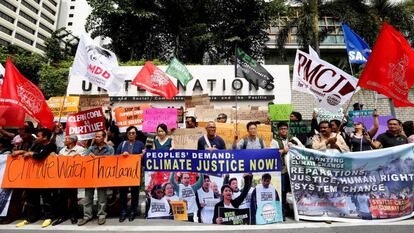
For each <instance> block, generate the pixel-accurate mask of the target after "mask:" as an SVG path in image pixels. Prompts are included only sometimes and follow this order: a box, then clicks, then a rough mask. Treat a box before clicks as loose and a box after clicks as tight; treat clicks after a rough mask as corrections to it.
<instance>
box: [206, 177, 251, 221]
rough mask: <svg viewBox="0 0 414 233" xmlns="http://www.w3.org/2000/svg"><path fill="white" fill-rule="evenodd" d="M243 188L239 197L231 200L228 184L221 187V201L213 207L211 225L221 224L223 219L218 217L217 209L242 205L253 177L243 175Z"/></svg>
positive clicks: (231, 193)
mask: <svg viewBox="0 0 414 233" xmlns="http://www.w3.org/2000/svg"><path fill="white" fill-rule="evenodd" d="M243 178H244V188H243V191H242V193H241V194H240V196H238V197H237V198H235V199H233V189H232V188H231V187H230V185H228V184H224V185H223V186H222V187H221V195H222V198H223V199H222V200H221V201H220V202H218V203H217V204H216V205H215V206H214V215H213V223H214V224H221V223H222V222H223V217H224V216H220V213H219V209H220V208H231V209H234V208H236V209H237V208H239V206H240V205H241V204H242V203H243V201H244V199H245V198H246V197H247V194H248V193H249V190H250V187H251V185H252V178H253V176H252V175H251V174H244V176H243Z"/></svg>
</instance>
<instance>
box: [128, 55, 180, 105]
mask: <svg viewBox="0 0 414 233" xmlns="http://www.w3.org/2000/svg"><path fill="white" fill-rule="evenodd" d="M132 85H135V86H139V87H141V88H143V89H145V90H147V91H149V92H151V93H153V94H157V95H160V96H164V97H165V98H166V99H172V98H173V97H174V96H176V95H177V94H178V89H177V87H175V85H174V84H173V82H171V80H170V78H169V77H168V75H167V74H165V73H164V72H163V71H162V70H160V69H158V68H157V67H156V66H154V64H152V63H151V62H150V61H148V62H146V63H145V66H144V67H142V69H141V70H140V71H139V73H138V74H137V76H136V77H135V79H134V80H133V81H132Z"/></svg>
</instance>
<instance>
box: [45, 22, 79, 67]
mask: <svg viewBox="0 0 414 233" xmlns="http://www.w3.org/2000/svg"><path fill="white" fill-rule="evenodd" d="M78 43H79V38H77V37H75V36H73V35H72V33H71V32H69V31H67V30H66V28H65V27H62V28H60V29H58V30H56V31H54V32H53V33H52V35H51V37H50V38H48V39H46V41H45V45H46V57H47V58H48V59H49V61H50V62H51V63H52V64H53V65H54V66H58V63H59V62H60V61H61V60H64V59H68V58H69V57H70V56H75V53H76V48H77V47H78Z"/></svg>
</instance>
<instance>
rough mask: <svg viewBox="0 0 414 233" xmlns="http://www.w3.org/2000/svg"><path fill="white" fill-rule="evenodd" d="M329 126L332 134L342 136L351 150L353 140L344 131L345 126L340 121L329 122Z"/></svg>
mask: <svg viewBox="0 0 414 233" xmlns="http://www.w3.org/2000/svg"><path fill="white" fill-rule="evenodd" d="M329 125H331V129H332V133H336V134H339V135H341V136H342V138H343V139H344V141H345V143H346V145H347V146H348V148H351V138H350V137H349V135H348V134H347V133H346V132H345V130H344V126H345V124H342V123H341V121H340V120H338V119H332V120H330V121H329Z"/></svg>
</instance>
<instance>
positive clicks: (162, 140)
mask: <svg viewBox="0 0 414 233" xmlns="http://www.w3.org/2000/svg"><path fill="white" fill-rule="evenodd" d="M167 134H168V127H167V125H166V124H159V125H158V126H157V136H156V137H155V139H154V148H153V149H155V150H173V149H174V141H173V140H172V138H170V137H168V136H167Z"/></svg>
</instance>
